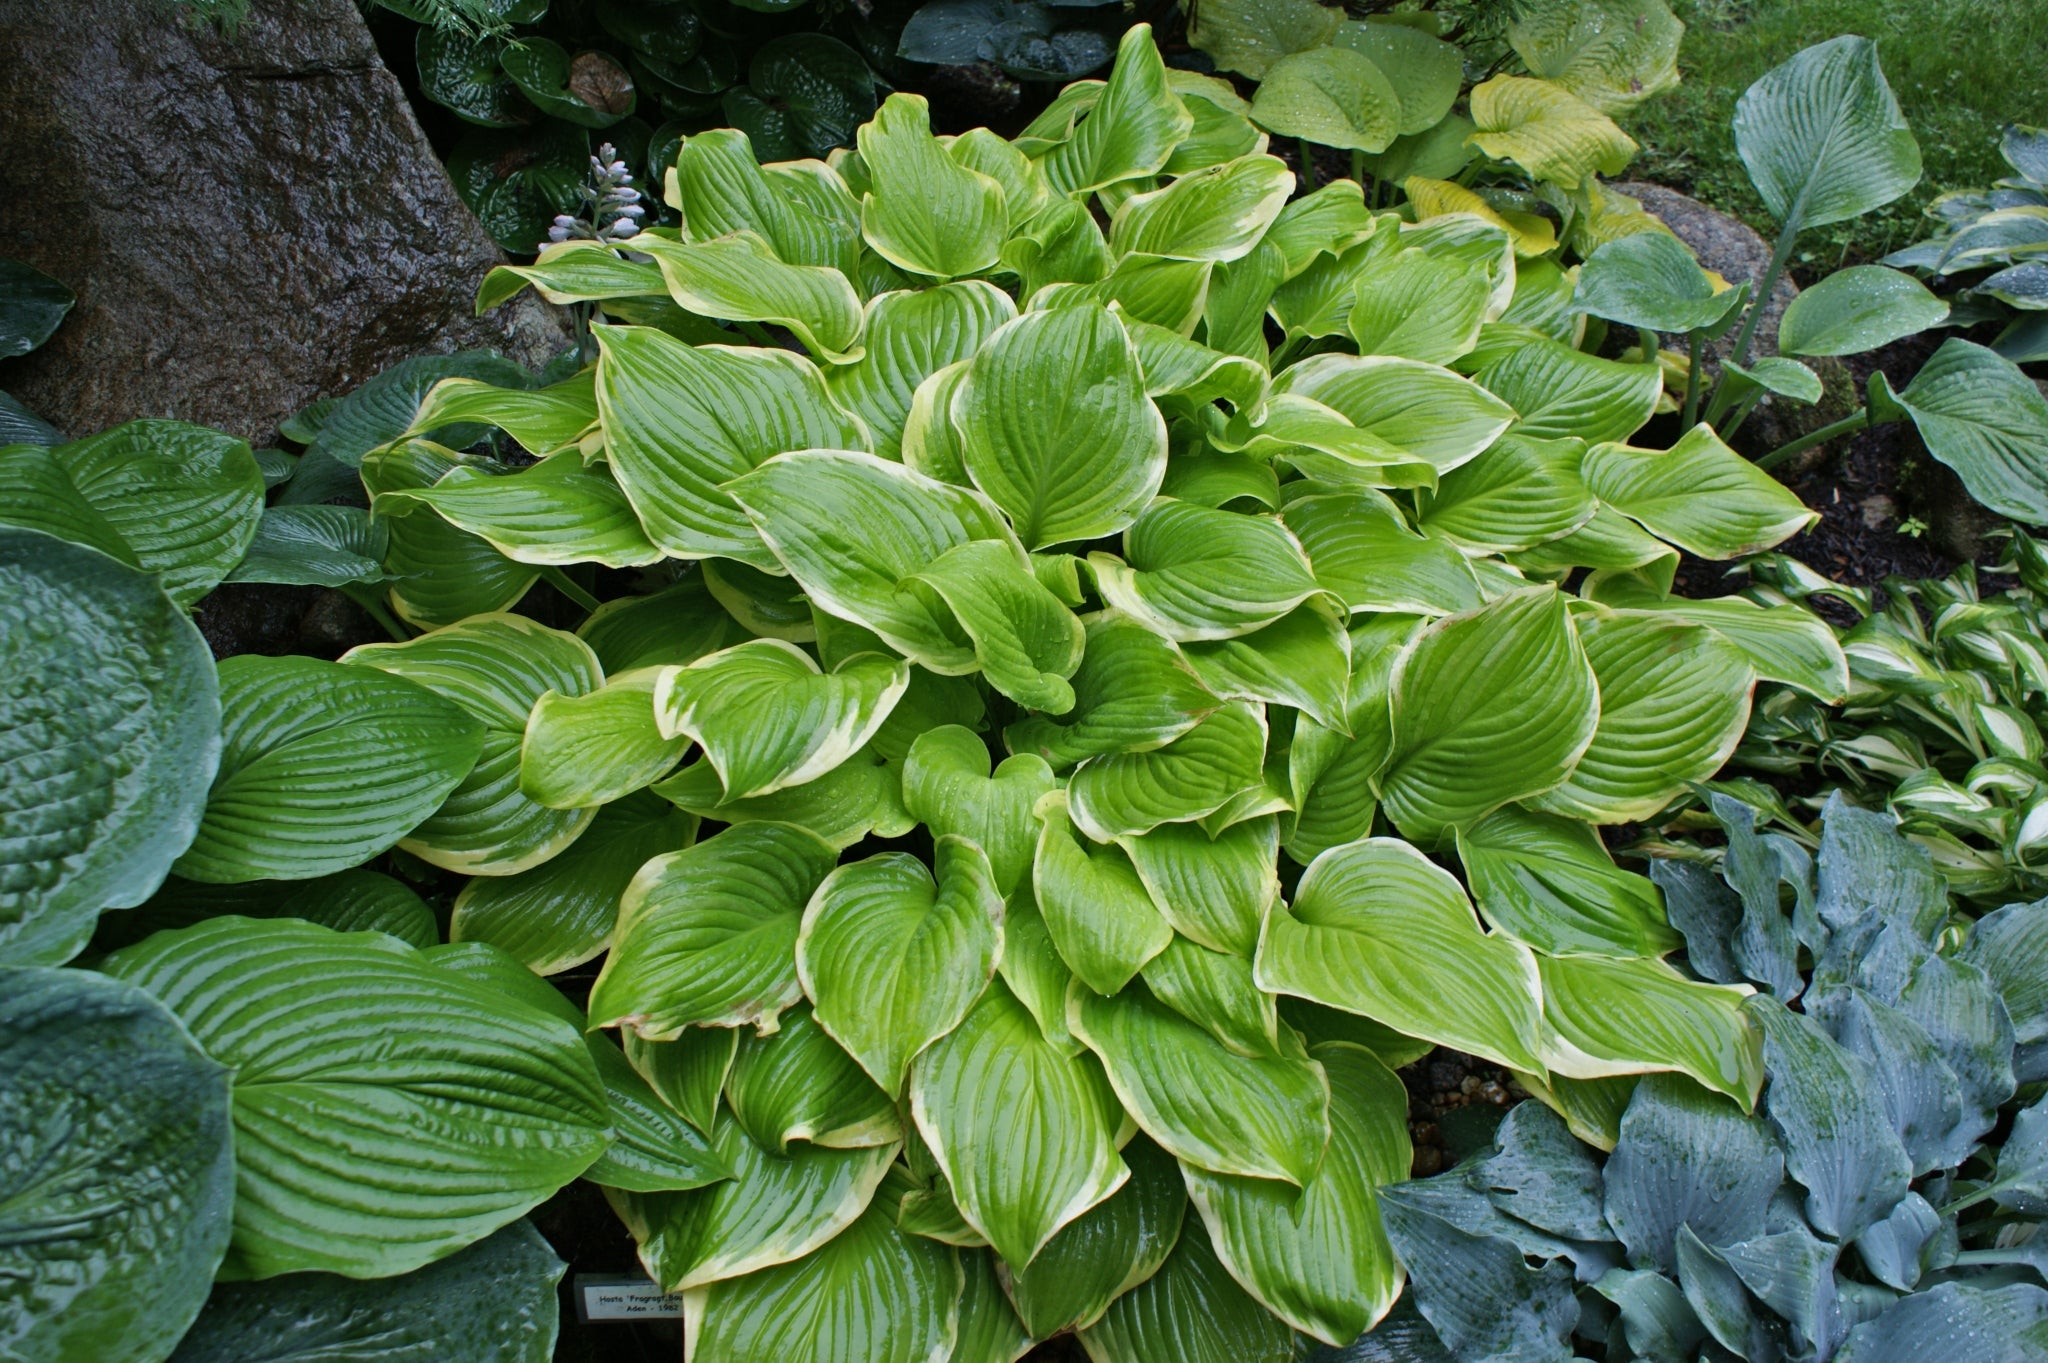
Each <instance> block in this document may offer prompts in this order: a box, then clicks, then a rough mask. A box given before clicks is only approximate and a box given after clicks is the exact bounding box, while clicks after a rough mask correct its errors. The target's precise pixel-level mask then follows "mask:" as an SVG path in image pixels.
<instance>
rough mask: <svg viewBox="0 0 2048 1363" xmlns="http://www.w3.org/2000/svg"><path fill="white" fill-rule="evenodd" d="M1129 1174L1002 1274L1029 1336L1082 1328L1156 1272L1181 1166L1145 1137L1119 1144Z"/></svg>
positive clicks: (1168, 1241) (1165, 1247) (1175, 1229)
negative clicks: (1022, 1265) (1027, 1262)
mask: <svg viewBox="0 0 2048 1363" xmlns="http://www.w3.org/2000/svg"><path fill="white" fill-rule="evenodd" d="M1123 1159H1124V1161H1125V1163H1126V1164H1128V1165H1129V1166H1130V1170H1131V1176H1130V1178H1129V1179H1128V1180H1127V1181H1126V1182H1125V1183H1124V1185H1123V1186H1122V1187H1121V1188H1119V1189H1118V1190H1117V1191H1116V1192H1115V1193H1113V1194H1112V1195H1111V1196H1110V1197H1108V1198H1107V1199H1105V1200H1104V1201H1101V1202H1098V1203H1096V1204H1095V1206H1093V1207H1091V1208H1090V1209H1088V1210H1087V1211H1086V1212H1083V1213H1082V1214H1081V1215H1080V1216H1078V1217H1076V1218H1075V1219H1074V1220H1072V1221H1069V1222H1068V1223H1067V1224H1066V1225H1065V1226H1063V1227H1061V1228H1060V1231H1059V1233H1058V1234H1056V1235H1054V1236H1053V1238H1052V1239H1050V1240H1048V1241H1047V1242H1046V1243H1045V1247H1044V1248H1043V1249H1041V1250H1039V1252H1038V1257H1037V1258H1035V1259H1033V1260H1032V1261H1031V1266H1030V1267H1029V1268H1026V1269H1021V1270H1019V1269H1012V1270H1011V1271H1010V1274H1009V1285H1010V1300H1011V1301H1012V1302H1013V1303H1014V1304H1015V1306H1016V1308H1017V1314H1018V1315H1019V1316H1020V1317H1021V1318H1022V1320H1023V1323H1024V1326H1025V1328H1026V1329H1028V1330H1029V1331H1030V1333H1031V1334H1032V1336H1033V1337H1035V1338H1039V1339H1047V1338H1050V1337H1051V1336H1053V1335H1055V1334H1057V1333H1058V1332H1059V1331H1061V1330H1065V1329H1086V1328H1087V1327H1089V1326H1091V1325H1093V1324H1094V1323H1095V1322H1096V1321H1098V1320H1100V1319H1101V1318H1102V1313H1103V1312H1104V1311H1105V1310H1107V1309H1108V1307H1109V1305H1110V1303H1111V1302H1112V1301H1114V1300H1116V1298H1118V1297H1120V1296H1122V1295H1123V1294H1124V1293H1126V1292H1128V1291H1130V1290H1131V1289H1132V1288H1134V1287H1136V1286H1137V1285H1138V1284H1140V1283H1142V1282H1144V1281H1145V1280H1146V1279H1147V1278H1149V1277H1151V1276H1152V1275H1153V1274H1154V1273H1156V1272H1158V1271H1159V1266H1160V1265H1161V1264H1162V1263H1164V1262H1165V1261H1166V1257H1167V1255H1168V1254H1169V1253H1170V1252H1171V1251H1172V1249H1173V1246H1174V1242H1175V1241H1176V1240H1177V1239H1178V1238H1179V1236H1180V1228H1181V1218H1182V1216H1183V1214H1184V1212H1185V1209H1186V1207H1187V1190H1186V1186H1185V1184H1184V1183H1183V1182H1182V1178H1181V1169H1180V1166H1179V1165H1178V1164H1177V1163H1176V1162H1175V1161H1174V1159H1173V1157H1172V1156H1171V1155H1168V1154H1167V1153H1166V1152H1164V1151H1163V1150H1161V1149H1160V1148H1159V1147H1158V1146H1156V1145H1154V1144H1153V1143H1152V1142H1151V1141H1149V1140H1147V1139H1146V1138H1145V1137H1143V1136H1142V1135H1141V1136H1137V1137H1134V1138H1133V1139H1132V1141H1131V1143H1130V1144H1129V1145H1126V1146H1125V1147H1124V1149H1123Z"/></svg>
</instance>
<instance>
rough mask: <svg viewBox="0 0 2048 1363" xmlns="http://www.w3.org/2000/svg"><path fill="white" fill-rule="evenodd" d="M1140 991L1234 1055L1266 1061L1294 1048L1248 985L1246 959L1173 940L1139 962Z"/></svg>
mask: <svg viewBox="0 0 2048 1363" xmlns="http://www.w3.org/2000/svg"><path fill="white" fill-rule="evenodd" d="M1142 974H1143V975H1144V977H1145V987H1146V988H1147V989H1149V990H1151V991H1152V994H1153V997H1155V998H1156V999H1158V1000H1159V1002H1161V1003H1163V1004H1165V1005H1166V1006H1167V1007H1168V1008H1171V1009H1172V1010H1173V1011H1174V1012H1176V1013H1179V1014H1180V1015H1181V1016H1182V1017H1184V1018H1186V1019H1187V1020H1188V1021H1189V1022H1192V1023H1195V1024H1197V1025H1199V1026H1201V1027H1203V1028H1205V1029H1207V1031H1208V1032H1209V1034H1210V1035H1211V1036H1213V1037H1215V1038H1216V1039H1217V1040H1218V1041H1220V1042H1222V1043H1223V1044H1224V1046H1225V1047H1227V1048H1228V1049H1230V1050H1231V1051H1233V1052H1235V1053H1236V1054H1238V1055H1243V1056H1251V1057H1253V1058H1255V1059H1272V1058H1275V1057H1278V1056H1281V1055H1283V1054H1287V1053H1293V1054H1294V1055H1295V1056H1296V1058H1298V1057H1299V1048H1298V1047H1295V1046H1293V1045H1292V1044H1291V1043H1292V1042H1293V1038H1292V1037H1289V1038H1288V1042H1289V1045H1287V1046H1286V1047H1285V1048H1284V1049H1283V1046H1282V1043H1281V1033H1280V1014H1279V1009H1278V1008H1277V1007H1276V1006H1275V1001H1274V997H1273V995H1271V994H1268V993H1266V992H1265V991H1264V990H1262V989H1260V988H1259V986H1258V984H1257V983H1256V982H1255V981H1254V980H1253V979H1252V963H1251V960H1250V959H1249V957H1240V956H1232V955H1230V954H1228V953H1226V952H1221V951H1211V950H1210V949H1209V948H1207V947H1205V946H1198V945H1196V944H1195V943H1194V942H1192V941H1190V940H1189V939H1187V938H1185V937H1181V936H1178V935H1176V936H1175V937H1174V939H1173V941H1172V942H1170V943H1169V944H1168V945H1167V948H1166V950H1164V951H1162V952H1160V953H1159V954H1158V955H1157V956H1154V957H1153V958H1152V959H1151V960H1149V961H1147V962H1145V968H1144V970H1143V972H1142Z"/></svg>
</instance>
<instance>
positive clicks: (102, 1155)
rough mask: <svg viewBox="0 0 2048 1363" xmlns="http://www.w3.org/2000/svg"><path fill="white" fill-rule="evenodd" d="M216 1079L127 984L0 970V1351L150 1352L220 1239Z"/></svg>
mask: <svg viewBox="0 0 2048 1363" xmlns="http://www.w3.org/2000/svg"><path fill="white" fill-rule="evenodd" d="M229 1080H230V1073H229V1071H228V1069H227V1068H226V1067H225V1066H224V1065H221V1064H218V1063H216V1062H215V1061H214V1060H212V1059H209V1058H208V1057H207V1055H206V1054H205V1053H204V1052H203V1051H202V1050H201V1049H200V1048H199V1047H198V1046H196V1045H195V1044H193V1038H192V1036H191V1035H190V1034H189V1033H188V1032H187V1031H186V1030H185V1028H183V1027H181V1026H180V1025H179V1024H178V1020H177V1019H176V1018H175V1017H174V1016H172V1014H171V1013H169V1012H167V1011H166V1010H165V1009H164V1007H163V1006H162V1005H161V1004H159V1003H158V1002H157V1001H156V1000H154V999H152V998H151V997H149V995H148V994H146V993H144V992H143V991H142V990H140V989H136V988H134V987H132V986H130V985H128V984H124V983H121V982H119V981H115V980H110V979H107V978H106V977H104V976H101V975H96V974H91V973H89V972H86V971H81V970H49V969H42V968H36V969H27V970H0V1088H4V1090H5V1091H6V1092H7V1094H8V1101H7V1103H6V1107H5V1111H4V1113H0V1140H4V1142H5V1144H6V1147H7V1149H8V1152H9V1155H8V1160H7V1167H6V1170H5V1172H4V1174H0V1204H4V1206H5V1207H6V1212H5V1214H4V1218H0V1284H4V1285H0V1348H4V1349H5V1350H6V1351H7V1353H8V1354H9V1355H10V1356H11V1357H14V1358H18V1359H21V1360H23V1363H66V1361H67V1360H71V1359H83V1358H91V1359H95V1360H98V1359H105V1360H108V1363H127V1361H128V1360H135V1361H136V1363H142V1360H148V1359H158V1358H162V1357H163V1356H164V1354H165V1352H166V1351H167V1350H168V1348H169V1346H170V1342H171V1341H173V1340H175V1339H177V1337H178V1336H179V1335H180V1334H182V1333H183V1332H184V1330H185V1327H186V1326H187V1325H189V1324H190V1323H191V1321H192V1318H193V1317H194V1316H195V1315H196V1314H198V1312H199V1308H200V1307H201V1305H202V1304H204V1302H205V1300H206V1290H207V1286H208V1284H209V1283H210V1282H211V1281H212V1279H213V1273H214V1269H215V1268H216V1267H217V1266H218V1265H219V1264H220V1261H221V1255H222V1254H223V1253H224V1252H225V1251H226V1249H227V1247H228V1232H229V1229H230V1222H229V1215H230V1208H231V1207H232V1206H233V1204H234V1187H235V1181H234V1180H235V1156H234V1150H233V1143H232V1131H231V1128H230V1125H229V1121H228V1086H229Z"/></svg>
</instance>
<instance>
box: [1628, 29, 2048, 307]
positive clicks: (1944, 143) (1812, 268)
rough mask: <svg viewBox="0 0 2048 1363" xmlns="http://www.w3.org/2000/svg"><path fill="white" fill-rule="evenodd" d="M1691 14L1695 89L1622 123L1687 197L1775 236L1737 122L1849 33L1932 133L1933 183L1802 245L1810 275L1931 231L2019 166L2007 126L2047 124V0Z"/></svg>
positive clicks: (1803, 269) (1652, 167)
mask: <svg viewBox="0 0 2048 1363" xmlns="http://www.w3.org/2000/svg"><path fill="white" fill-rule="evenodd" d="M1672 8H1673V9H1674V10H1675V11H1676V12H1677V14H1678V17H1679V18H1681V19H1683V20H1685V23H1686V35H1685V44H1684V46H1683V47H1682V48H1681V49H1680V51H1679V56H1678V65H1679V69H1680V71H1681V72H1682V73H1683V75H1684V78H1685V79H1684V83H1683V84H1681V85H1680V86H1679V87H1678V88H1677V89H1675V90H1671V91H1667V92H1666V93H1665V94H1663V95H1661V96H1659V97H1657V98H1656V99H1653V100H1650V101H1648V102H1647V103H1646V104H1644V105H1643V107H1642V108H1640V109H1638V110H1637V111H1636V112H1635V113H1633V114H1631V115H1629V116H1628V117H1627V118H1625V119H1624V120H1623V123H1624V126H1626V127H1627V129H1628V131H1629V133H1630V135H1632V136H1633V137H1634V138H1635V139H1636V140H1637V141H1638V142H1640V143H1642V144H1643V152H1642V154H1641V155H1640V156H1638V157H1637V158H1636V162H1635V165H1634V167H1632V169H1631V171H1630V173H1631V174H1632V175H1638V176H1641V177H1643V178H1645V179H1651V180H1656V181H1658V182H1660V183H1662V184H1667V185H1671V186H1673V187H1675V188H1678V189H1683V190H1685V191H1686V192H1687V193H1689V194H1691V195H1692V196H1693V197H1695V198H1697V199H1700V200H1703V201H1704V202H1706V203H1710V204H1712V205H1714V206H1715V207H1717V208H1720V209H1722V210H1724V211H1726V212H1730V213H1733V214H1735V215H1736V216H1737V217H1740V218H1741V219H1743V220H1744V221H1745V222H1747V223H1749V224H1750V225H1751V226H1753V227H1755V228H1756V229H1757V230H1758V231H1759V232H1762V233H1763V234H1764V236H1765V237H1767V238H1768V237H1772V236H1775V235H1776V233H1777V224H1776V223H1775V222H1773V221H1772V219H1771V216H1770V214H1769V213H1767V212H1766V211H1765V210H1764V206H1763V202H1762V201H1761V200H1760V199H1758V198H1757V194H1756V190H1755V189H1753V188H1752V187H1751V186H1750V183H1749V176H1748V174H1747V173H1746V172H1745V171H1744V170H1743V167H1742V161H1741V159H1740V158H1739V157H1737V156H1736V154H1735V138H1734V135H1733V134H1732V133H1731V132H1730V131H1729V128H1728V120H1729V118H1730V117H1731V116H1732V115H1733V114H1734V112H1735V101H1736V100H1737V99H1738V98H1739V97H1740V96H1741V94H1742V92H1743V91H1744V90H1746V89H1748V88H1749V85H1750V82H1752V81H1754V80H1755V79H1756V78H1757V77H1758V76H1761V75H1762V74H1763V73H1764V72H1766V71H1768V70H1770V69H1771V68H1772V67H1773V66H1776V65H1777V64H1778V63H1779V62H1781V61H1783V60H1785V59H1786V58H1787V57H1789V56H1791V55H1792V54H1793V53H1794V52H1797V51H1798V50H1799V49H1800V48H1802V47H1805V46H1808V45H1809V44H1812V43H1816V42H1820V41H1822V40H1824V39H1827V38H1832V37H1834V36H1835V35H1836V34H1840V33H1860V34H1862V35H1863V36H1865V37H1868V38H1874V39H1876V40H1877V48H1878V57H1879V59H1880V60H1881V61H1882V62H1883V64H1884V72H1885V77H1886V78H1887V79H1888V80H1889V81H1890V82H1891V85H1892V90H1893V91H1894V92H1895V93H1896V94H1897V95H1898V98H1899V107H1900V108H1901V109H1902V110H1904V111H1905V115H1906V121H1907V122H1908V123H1909V124H1911V125H1912V128H1913V135H1914V136H1915V137H1916V138H1918V139H1919V142H1920V152H1921V156H1922V159H1923V161H1924V163H1925V167H1926V170H1925V175H1924V177H1923V178H1922V180H1921V182H1920V184H1919V185H1918V186H1917V187H1915V188H1914V190H1913V192H1912V193H1910V194H1908V195H1907V196H1906V197H1905V198H1903V199H1900V200H1899V201H1898V202H1897V203H1895V204H1892V205H1890V206H1889V207H1887V208H1883V209H1880V210H1878V211H1877V212H1875V213H1872V214H1869V215H1868V216H1866V217H1863V218H1858V219H1854V220H1852V221H1849V222H1844V223H1836V224H1834V225H1833V226H1830V227H1822V228H1816V229H1814V230H1812V231H1809V232H1808V233H1806V234H1805V236H1804V237H1802V238H1801V243H1800V252H1799V256H1798V258H1797V259H1796V260H1795V262H1794V267H1795V273H1797V274H1798V275H1800V276H1802V277H1803V280H1810V279H1812V278H1813V277H1815V276H1817V275H1821V274H1825V273H1827V272H1829V271H1831V270H1833V269H1835V268H1837V267H1838V266H1839V265H1842V264H1849V263H1855V262H1858V261H1868V260H1872V259H1875V258H1876V257H1878V256H1881V255H1883V254H1884V253H1885V252H1886V251H1890V250H1896V249H1898V248H1899V247H1901V246H1904V245H1906V244H1907V243H1909V242H1913V241H1917V240H1919V239H1920V238H1921V237H1924V236H1926V235H1928V233H1929V231H1930V230H1931V228H1932V223H1931V222H1930V221H1929V220H1928V219H1927V218H1926V217H1925V216H1924V215H1923V211H1922V210H1924V209H1925V208H1926V206H1927V204H1928V202H1929V200H1931V199H1933V198H1934V196H1935V195H1936V194H1939V193H1943V192H1945V191H1947V190H1952V189H1967V188H1970V187H1973V186H1980V185H1987V184H1989V183H1990V182H1991V181H1992V180H1994V179H1996V178H1998V177H1999V176H2001V175H2004V174H2006V173H2008V172H2007V170H2006V166H2005V162H2004V161H2003V160H2001V159H2000V158H1999V155H1998V133H1999V129H2000V128H2002V127H2003V126H2004V125H2005V124H2007V123H2034V124H2043V123H2048V0H1673V4H1672Z"/></svg>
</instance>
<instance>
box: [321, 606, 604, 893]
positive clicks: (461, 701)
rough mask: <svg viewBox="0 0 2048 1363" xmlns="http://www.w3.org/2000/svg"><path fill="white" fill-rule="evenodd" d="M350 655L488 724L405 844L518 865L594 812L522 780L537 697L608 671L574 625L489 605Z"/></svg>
mask: <svg viewBox="0 0 2048 1363" xmlns="http://www.w3.org/2000/svg"><path fill="white" fill-rule="evenodd" d="M343 661H345V662H347V663H349V664H351V665H354V666H358V667H365V668H375V669H376V670H378V671H380V672H386V673H389V674H391V675H392V676H396V677H403V678H405V679H406V680H408V681H412V682H417V683H418V684H419V685H421V686H424V687H426V688H427V689H428V690H430V691H434V692H436V693H438V694H440V695H441V696H443V697H445V698H447V699H448V700H451V701H453V702H454V703H455V704H457V705H459V706H461V707H462V708H463V709H464V710H465V711H467V712H468V713H469V714H470V715H471V716H472V717H473V718H475V720H476V721H477V722H478V723H480V724H481V725H483V751H482V753H481V755H480V756H478V758H477V759H476V765H475V766H474V767H473V768H471V770H470V771H469V773H468V774H467V775H466V776H464V777H463V779H462V781H461V783H460V784H459V785H457V786H456V787H455V789H454V790H452V791H450V792H449V794H448V798H447V799H446V800H445V801H444V802H443V803H442V805H441V807H440V808H439V809H437V810H436V811H435V812H434V813H433V815H432V816H431V817H429V818H427V819H426V820H424V821H422V822H421V823H420V824H419V825H418V826H417V827H415V828H413V829H412V830H411V831H410V832H409V833H408V834H407V835H406V836H405V837H404V838H402V839H400V845H401V846H403V847H404V848H405V850H406V851H408V852H411V853H412V854H413V855H415V856H417V857H420V858H422V859H423V860H425V861H428V862H430V863H432V864H433V865H436V866H439V867H441V868H443V869H444V870H449V871H462V872H465V873H467V874H470V875H513V874H516V873H517V872H520V871H524V870H528V869H530V868H532V867H534V866H537V865H539V864H540V863H541V862H544V861H546V860H547V859H548V858H550V857H552V856H554V855H555V854H556V853H557V852H559V851H561V850H562V849H563V848H564V847H567V846H568V845H569V844H570V843H571V842H573V841H575V839H576V836H577V835H578V834H579V833H581V832H582V831H583V829H584V826H585V825H586V824H588V823H589V822H590V815H589V814H588V813H587V812H584V811H581V810H574V809H569V810H564V809H551V808H549V807H548V806H546V805H543V804H540V803H538V802H536V801H535V800H533V799H532V798H531V797H529V796H527V795H526V794H525V793H524V792H523V791H522V790H521V788H520V766H521V762H520V748H521V744H522V741H523V739H524V737H525V733H526V725H527V716H528V714H529V712H531V711H532V709H533V707H534V704H535V702H537V701H538V700H540V698H541V697H542V696H544V695H547V694H549V693H551V692H552V693H557V694H562V695H570V696H575V695H582V694H583V693H585V692H588V691H591V690H594V689H596V688H597V686H599V685H600V684H601V683H602V682H603V680H604V674H603V673H602V672H601V671H600V670H599V668H598V665H597V655H596V654H594V653H592V652H591V651H590V645H588V644H586V643H584V642H583V641H582V640H581V639H578V638H577V637H576V636H575V635H573V634H564V633H563V632H561V631H560V630H552V629H549V628H547V627H546V626H545V625H538V624H535V623H534V622H533V621H531V620H528V619H527V618H526V617H524V616H520V615H482V616H475V617H472V618H471V619H468V620H465V621H463V622H462V623H461V624H459V625H449V626H448V627H446V628H445V629H438V630H435V631H434V632H432V633H431V634H424V635H421V636H420V637H419V638H417V639H414V640H412V641H411V642H409V643H403V644H364V645H362V646H361V647H359V648H354V649H351V650H349V652H348V653H347V655H345V657H344V659H343ZM356 760H360V758H357V759H356Z"/></svg>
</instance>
